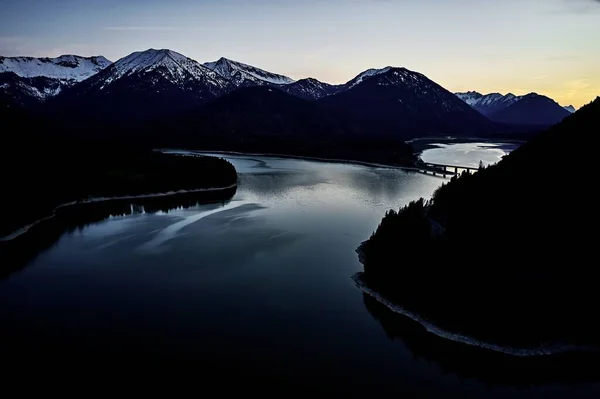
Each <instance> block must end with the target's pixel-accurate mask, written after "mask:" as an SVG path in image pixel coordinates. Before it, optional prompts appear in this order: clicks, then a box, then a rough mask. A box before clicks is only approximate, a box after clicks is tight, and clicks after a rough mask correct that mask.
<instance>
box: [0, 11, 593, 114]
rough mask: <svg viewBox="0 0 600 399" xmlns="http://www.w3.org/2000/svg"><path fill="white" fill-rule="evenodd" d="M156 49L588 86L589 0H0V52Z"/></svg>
mask: <svg viewBox="0 0 600 399" xmlns="http://www.w3.org/2000/svg"><path fill="white" fill-rule="evenodd" d="M148 48H155V49H159V48H168V49H171V50H174V51H177V52H179V53H182V54H184V55H186V56H188V57H190V58H193V59H195V60H197V61H200V62H205V61H213V60H216V59H218V58H220V57H226V58H229V59H233V60H236V61H241V62H244V63H247V64H251V65H254V66H257V67H259V68H263V69H266V70H268V71H271V72H276V73H281V74H284V75H287V76H290V77H292V78H295V79H300V78H304V77H314V78H316V79H319V80H321V81H325V82H328V83H343V82H346V81H348V80H350V79H351V78H353V77H354V76H356V75H357V74H358V73H360V72H362V71H364V70H365V69H368V68H381V67H384V66H388V65H391V66H398V67H405V68H408V69H411V70H413V71H418V72H421V73H423V74H425V75H426V76H428V77H429V78H430V79H432V80H434V81H435V82H437V83H439V84H440V85H442V86H444V87H445V88H447V89H448V90H450V91H453V92H455V91H468V90H476V91H479V92H482V93H489V92H500V93H503V94H505V93H507V92H512V93H514V94H525V93H528V92H532V91H534V92H537V93H540V94H545V95H547V96H549V97H552V98H554V99H555V100H556V101H558V102H559V103H560V104H562V105H568V104H573V105H575V106H576V107H579V106H581V105H583V104H586V103H588V102H590V101H591V100H593V99H594V98H595V97H596V96H598V95H600V0H362V1H359V0H295V1H292V0H169V1H166V0H163V1H158V0H0V55H3V56H34V57H42V56H44V57H56V56H59V55H62V54H78V55H84V56H91V55H103V56H105V57H107V58H108V59H110V60H112V61H116V60H118V59H119V58H121V57H124V56H126V55H128V54H130V53H132V52H134V51H140V50H146V49H148Z"/></svg>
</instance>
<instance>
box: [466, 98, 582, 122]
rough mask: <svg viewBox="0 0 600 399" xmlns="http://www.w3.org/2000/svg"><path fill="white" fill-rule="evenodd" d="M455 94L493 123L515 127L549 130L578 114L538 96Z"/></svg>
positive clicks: (569, 107)
mask: <svg viewBox="0 0 600 399" xmlns="http://www.w3.org/2000/svg"><path fill="white" fill-rule="evenodd" d="M455 94H456V96H457V97H458V98H460V99H461V100H463V101H464V102H466V103H467V104H469V105H470V106H471V107H473V108H474V109H476V110H477V111H479V112H480V113H481V114H483V115H485V116H487V117H488V118H490V119H491V120H493V121H496V122H500V123H506V124H512V125H537V126H550V125H553V124H555V123H557V122H560V121H561V120H562V119H563V118H565V117H566V116H568V115H569V114H570V113H573V112H575V108H574V107H573V106H572V105H569V106H566V107H562V106H560V105H559V104H558V103H556V101H554V100H552V99H551V98H549V97H546V96H542V95H540V94H537V93H529V94H526V95H522V96H517V95H514V94H512V93H508V94H506V95H503V94H500V93H490V94H481V93H478V92H476V91H468V92H464V93H455ZM523 100H525V101H523ZM533 103H535V104H536V105H533ZM564 111H566V112H564ZM532 112H534V113H532Z"/></svg>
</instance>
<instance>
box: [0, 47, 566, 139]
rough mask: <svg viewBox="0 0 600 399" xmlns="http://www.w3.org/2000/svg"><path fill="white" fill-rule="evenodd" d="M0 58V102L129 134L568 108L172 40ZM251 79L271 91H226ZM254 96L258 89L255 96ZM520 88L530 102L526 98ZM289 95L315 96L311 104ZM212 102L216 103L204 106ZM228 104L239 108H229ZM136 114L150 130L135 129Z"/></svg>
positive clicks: (389, 133) (559, 114)
mask: <svg viewBox="0 0 600 399" xmlns="http://www.w3.org/2000/svg"><path fill="white" fill-rule="evenodd" d="M2 59H3V60H4V62H3V65H4V66H5V67H4V68H5V70H6V71H5V72H0V103H2V104H5V103H6V104H9V105H13V106H17V107H23V108H29V107H35V108H36V112H40V113H42V114H44V116H45V117H48V118H54V117H60V118H63V119H65V120H69V121H75V122H79V123H88V126H92V127H93V128H91V130H94V131H95V132H97V133H98V134H99V135H106V134H109V132H110V134H115V135H130V134H132V132H134V131H136V132H137V133H136V134H140V135H145V134H146V133H149V132H151V134H153V135H155V136H160V135H165V134H169V132H170V129H167V130H165V131H162V132H160V131H156V129H155V128H154V127H153V126H152V123H150V124H149V125H148V124H145V123H146V122H148V121H153V120H164V119H165V118H167V119H168V118H172V119H173V121H175V120H176V119H177V118H180V117H182V116H183V115H189V113H197V114H198V115H202V118H203V119H206V120H212V121H216V120H220V121H221V122H222V123H225V122H227V123H226V124H230V125H232V126H237V127H236V128H235V130H236V131H238V132H239V131H240V130H241V129H243V130H245V131H247V133H248V132H252V134H258V133H257V132H258V131H259V130H260V129H261V128H265V129H266V130H267V131H268V132H269V134H271V135H272V137H274V136H273V135H275V134H276V132H277V131H279V132H280V134H286V133H285V132H290V131H294V129H292V128H291V127H290V126H287V125H286V124H288V123H297V124H298V129H300V127H301V126H302V128H301V129H300V130H302V129H304V131H305V132H307V130H306V128H307V127H308V126H311V124H310V123H308V122H309V121H319V122H318V123H316V122H315V123H316V124H315V125H314V126H317V127H315V131H321V132H322V131H323V129H322V126H324V124H325V125H327V123H328V124H329V126H330V127H331V128H332V129H334V128H333V127H334V126H337V127H336V128H335V129H334V130H337V131H341V132H343V134H340V135H339V137H344V138H345V139H347V137H348V134H349V132H353V133H352V134H353V135H355V136H356V137H355V139H357V140H362V139H363V138H366V139H369V140H377V141H378V142H380V143H381V142H383V141H385V140H391V141H392V142H394V141H398V140H400V141H401V140H406V139H408V138H415V137H422V136H456V137H460V136H465V135H467V136H487V135H493V134H500V135H501V134H521V132H527V133H529V132H535V131H538V130H539V129H538V126H537V124H538V123H540V121H541V125H543V126H546V125H547V124H551V123H555V121H558V120H561V119H562V118H563V117H564V115H565V114H567V113H568V111H566V110H565V109H563V108H562V107H560V106H558V105H557V104H553V101H552V100H549V99H548V100H549V101H547V100H545V99H546V98H545V97H544V98H541V97H540V98H537V97H536V98H530V97H527V96H515V95H513V94H510V93H509V94H508V95H502V94H499V93H492V94H489V95H482V94H480V93H477V92H467V93H458V94H457V95H454V94H452V93H450V92H449V91H448V90H446V89H445V88H443V87H442V86H440V85H439V84H437V83H435V82H433V81H432V80H430V79H429V78H427V77H426V76H425V75H423V74H421V73H418V72H415V71H410V70H408V69H406V68H398V67H393V66H386V67H383V68H371V69H367V70H365V71H363V72H361V73H359V74H358V75H357V76H356V77H354V78H353V79H351V80H349V81H348V82H346V83H344V84H337V85H331V84H328V83H325V82H321V81H319V80H317V79H314V78H306V79H300V80H297V81H296V80H294V79H292V78H290V77H287V76H284V75H280V74H277V73H273V72H269V71H266V70H264V69H260V68H257V67H254V66H252V65H248V64H244V63H241V62H238V61H233V60H230V59H227V58H223V57H222V58H220V59H218V60H217V61H214V62H207V63H204V64H202V63H199V62H197V61H195V60H193V59H191V58H189V57H186V56H185V55H182V54H180V53H178V52H175V51H173V50H169V49H148V50H145V51H138V52H134V53H132V54H129V55H128V56H126V57H123V58H121V59H119V60H117V61H116V62H114V63H111V62H110V61H108V60H106V59H105V58H104V57H87V58H86V57H77V56H63V57H58V58H56V59H33V58H27V57H17V58H11V59H8V58H6V57H4V58H2ZM6 60H8V61H6ZM9 67H10V68H11V70H10V71H9V70H8V69H9ZM13 70H14V71H16V72H14V71H13ZM17 72H18V73H20V74H21V75H19V74H18V73H17ZM33 75H36V76H33ZM37 75H40V76H37ZM45 75H48V76H45ZM57 76H59V77H60V79H59V78H57ZM61 79H62V80H61ZM256 87H263V88H265V89H268V90H267V91H264V90H263V91H260V90H248V91H244V92H243V93H244V95H243V96H242V95H241V94H240V95H238V96H234V95H230V94H233V93H234V92H236V91H238V90H242V89H250V88H256ZM270 90H274V91H276V93H277V94H272V93H273V92H272V91H270ZM252 95H255V96H257V98H256V99H253V98H251V96H252ZM288 97H293V98H292V99H290V98H288ZM526 97H527V98H528V101H526V102H523V101H524V99H525V98H526ZM242 98H243V99H245V100H246V101H249V102H250V104H254V105H257V104H255V103H254V101H263V102H261V104H263V105H264V104H267V103H268V104H272V105H273V106H272V107H271V111H269V107H264V106H263V107H259V108H256V112H257V115H262V117H263V119H264V120H265V121H268V124H267V125H264V126H263V125H261V123H260V121H259V120H257V119H252V118H249V117H248V115H247V114H245V113H244V112H245V111H244V110H248V109H249V108H248V107H246V106H242V105H241V100H240V99H242ZM273 99H279V100H280V101H281V104H275V102H274V101H273ZM294 99H301V100H305V101H309V102H313V103H314V107H313V106H310V107H308V106H306V104H304V102H298V101H294ZM216 101H218V103H219V104H220V108H217V107H216V106H211V105H210V104H211V103H213V102H216ZM228 102H231V104H228ZM250 104H249V105H250ZM249 105H248V106H249ZM275 105H276V106H275ZM517 105H519V107H517ZM0 106H1V104H0ZM234 106H235V107H238V108H240V109H239V110H233V108H232V107H234ZM295 106H297V107H301V108H302V109H303V110H304V111H305V112H306V114H305V115H304V118H305V121H302V122H299V120H298V118H297V113H295V111H294V110H292V109H285V108H286V107H295ZM520 107H523V110H519V108H520ZM557 108H558V109H557ZM217 109H219V110H220V111H219V112H221V113H223V112H225V111H223V110H227V115H229V116H228V118H230V119H231V120H230V121H228V120H227V118H225V119H218V118H215V117H214V116H210V117H209V116H208V113H207V112H208V111H207V110H212V111H210V112H216V110H217ZM478 111H479V112H478ZM311 112H313V113H314V114H310V113H311ZM501 112H503V113H501ZM534 114H535V115H534ZM527 119H528V120H527ZM332 120H335V123H333V122H332ZM325 121H328V122H325ZM494 121H495V122H494ZM197 122H198V123H194V124H191V125H189V126H191V127H192V128H193V129H195V128H196V127H198V126H199V127H203V129H201V130H202V132H201V133H200V132H198V134H208V133H207V132H208V129H205V128H204V127H206V126H207V124H206V123H205V122H204V121H200V120H197ZM246 122H247V123H248V125H247V126H245V123H246ZM140 123H142V124H144V126H145V130H146V132H144V131H141V130H140V129H138V127H139V126H138V125H139V124H140ZM277 124H279V125H277ZM177 125H178V126H185V124H177ZM208 125H210V123H209V124H208ZM509 125H510V126H509ZM534 125H535V126H534ZM212 126H215V125H214V123H213V125H212ZM244 126H245V127H244ZM340 126H343V127H340ZM119 129H120V130H121V131H119ZM298 129H297V130H296V131H299V130H298ZM213 130H214V131H222V130H220V129H216V128H215V129H213ZM74 134H81V132H75V133H74ZM223 134H224V133H223ZM227 134H230V133H227ZM358 136H361V137H358ZM363 136H364V137H363ZM261 137H262V139H265V137H266V136H261ZM327 137H329V138H331V137H332V136H331V134H328V135H327ZM306 139H307V140H309V139H310V138H309V136H307V137H306ZM329 143H331V142H329ZM288 144H289V142H288ZM328 145H329V144H328Z"/></svg>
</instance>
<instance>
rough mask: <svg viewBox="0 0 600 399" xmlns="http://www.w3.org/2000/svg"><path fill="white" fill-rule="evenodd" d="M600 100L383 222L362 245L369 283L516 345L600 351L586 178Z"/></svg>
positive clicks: (458, 327)
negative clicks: (563, 345)
mask: <svg viewBox="0 0 600 399" xmlns="http://www.w3.org/2000/svg"><path fill="white" fill-rule="evenodd" d="M599 127H600V98H598V99H596V100H595V101H594V102H593V103H591V104H589V105H587V106H585V107H583V108H582V109H580V110H579V111H577V112H576V113H575V114H573V115H572V116H569V117H567V118H566V119H565V120H563V121H562V122H561V123H559V124H558V125H556V126H554V127H552V128H551V129H549V130H548V131H546V132H544V133H542V134H540V135H539V136H536V137H534V138H532V139H531V140H530V141H529V142H527V143H526V144H524V145H523V146H521V147H520V148H518V149H517V150H515V151H513V152H512V153H511V154H510V155H508V156H506V157H505V158H504V159H503V160H502V161H501V162H499V163H498V164H497V165H494V166H490V167H488V168H485V169H482V170H479V171H478V172H476V173H475V174H472V175H469V174H463V175H462V176H461V177H459V178H456V177H454V178H452V180H451V181H450V182H449V183H448V184H445V185H443V186H441V187H440V188H439V189H438V190H437V191H436V192H435V194H434V195H433V198H432V199H431V200H430V201H429V202H425V201H424V200H420V201H417V202H414V203H411V204H410V205H409V206H407V207H405V208H403V209H401V210H400V211H399V212H395V211H391V212H388V213H387V214H386V216H385V217H384V218H383V220H382V222H381V224H380V226H379V228H378V229H377V231H376V232H375V233H374V234H373V236H372V237H371V238H370V239H369V240H368V241H366V242H365V243H363V245H361V247H360V248H359V252H360V253H361V259H362V261H363V263H364V265H365V273H364V275H363V278H364V280H365V281H366V282H367V284H369V285H370V286H372V287H373V288H375V289H377V290H380V291H382V292H384V293H385V294H386V295H387V296H389V297H390V298H392V299H393V300H394V301H397V302H398V303H400V304H402V305H405V306H406V307H408V308H410V309H413V310H416V311H418V312H421V313H422V314H424V315H426V316H427V317H430V318H432V319H433V320H436V321H437V322H439V323H440V324H441V325H443V326H445V327H446V328H449V329H452V330H455V331H460V332H463V333H470V334H473V335H475V336H477V337H479V338H483V339H489V340H492V341H500V342H504V343H509V344H515V345H533V346H538V347H539V346H540V345H542V344H547V343H548V342H554V341H567V342H574V343H578V344H586V345H595V346H598V347H600V339H598V337H599V336H600V335H599V333H600V331H599V330H598V328H599V326H598V324H597V323H596V321H595V319H594V317H593V314H594V313H595V310H594V309H596V308H597V306H598V304H599V302H598V297H597V295H596V290H597V283H596V281H595V278H594V276H595V275H596V274H597V273H596V270H595V266H593V265H592V264H591V263H590V262H591V261H592V260H593V259H595V257H596V254H595V252H594V242H593V238H594V235H593V229H594V226H595V225H596V219H597V217H596V216H595V212H594V205H593V203H590V202H589V201H588V200H587V198H589V194H588V193H584V192H582V191H581V182H582V181H586V182H589V181H591V179H592V178H593V172H595V169H594V165H593V160H594V159H595V156H594V155H592V153H591V151H592V150H591V148H590V146H583V147H584V148H582V146H581V145H580V144H581V143H582V142H585V141H587V140H591V138H592V137H594V136H595V135H596V134H597V132H598V128H599Z"/></svg>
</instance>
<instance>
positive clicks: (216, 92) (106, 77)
mask: <svg viewBox="0 0 600 399" xmlns="http://www.w3.org/2000/svg"><path fill="white" fill-rule="evenodd" d="M231 89H232V85H231V83H229V82H228V81H227V80H226V79H225V78H223V77H222V76H220V75H219V74H217V73H216V72H213V71H211V70H210V69H208V68H206V67H205V66H203V65H202V64H200V63H198V62H196V61H194V60H192V59H191V58H188V57H186V56H184V55H182V54H179V53H177V52H174V51H171V50H167V49H162V50H155V49H149V50H146V51H140V52H135V53H132V54H130V55H128V56H126V57H124V58H121V59H120V60H118V61H116V62H115V63H113V64H111V65H110V66H109V67H107V68H105V69H104V70H102V71H101V72H99V73H98V74H96V75H94V76H92V77H91V78H89V79H86V80H85V81H83V82H81V83H79V84H78V85H76V86H75V87H73V88H72V89H71V90H69V91H67V92H65V93H64V94H63V95H60V96H58V97H57V98H56V99H55V100H56V101H53V103H54V106H55V107H59V108H63V109H73V108H74V107H75V108H77V109H81V112H82V115H87V116H92V117H95V116H98V117H99V118H101V119H107V118H112V119H116V120H127V121H129V120H140V119H143V118H148V117H156V116H159V115H164V114H173V113H177V112H180V111H183V110H187V109H191V108H194V107H197V106H199V105H202V104H204V103H206V102H207V101H210V100H212V99H215V98H217V97H219V96H221V95H223V94H225V93H227V92H229V91H230V90H231ZM90 113H93V115H90Z"/></svg>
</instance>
